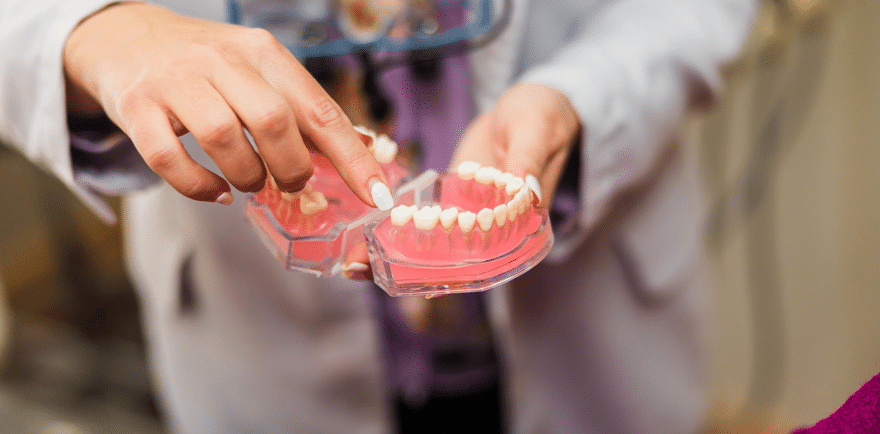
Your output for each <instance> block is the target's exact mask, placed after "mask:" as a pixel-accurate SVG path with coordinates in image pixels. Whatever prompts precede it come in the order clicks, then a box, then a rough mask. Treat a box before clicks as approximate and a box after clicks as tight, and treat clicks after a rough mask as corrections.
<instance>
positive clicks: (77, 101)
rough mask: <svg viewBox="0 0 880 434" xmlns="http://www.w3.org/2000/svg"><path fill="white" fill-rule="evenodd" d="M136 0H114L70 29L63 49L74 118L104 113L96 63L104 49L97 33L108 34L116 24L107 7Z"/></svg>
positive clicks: (68, 109) (71, 110) (67, 85)
mask: <svg viewBox="0 0 880 434" xmlns="http://www.w3.org/2000/svg"><path fill="white" fill-rule="evenodd" d="M133 3H136V2H125V1H122V2H112V3H108V4H106V5H104V6H103V7H101V8H99V9H97V10H95V11H94V12H92V13H90V14H89V15H86V16H85V17H84V18H83V19H81V20H80V21H79V22H78V23H77V25H76V26H75V27H74V28H73V30H71V32H70V35H68V37H67V41H66V42H65V44H64V48H63V51H62V64H63V68H64V80H65V88H66V89H65V90H66V99H67V112H68V115H69V116H70V117H74V118H93V117H98V116H100V115H102V114H103V113H104V111H103V109H102V107H101V104H100V102H99V100H98V97H97V86H96V84H95V83H96V80H95V77H94V76H95V71H96V65H97V64H96V63H95V60H97V58H98V56H100V55H102V50H100V49H98V47H96V46H95V44H94V43H93V41H94V36H95V35H97V37H98V38H104V39H107V38H108V36H109V35H108V32H111V31H113V28H112V27H110V25H109V24H108V23H107V22H109V21H111V20H109V19H107V20H105V18H107V17H106V16H105V15H106V14H105V13H106V12H107V11H110V10H113V9H117V8H118V7H119V6H127V5H130V4H133Z"/></svg>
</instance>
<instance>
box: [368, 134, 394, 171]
mask: <svg viewBox="0 0 880 434" xmlns="http://www.w3.org/2000/svg"><path fill="white" fill-rule="evenodd" d="M373 143H374V146H373V156H374V157H376V161H378V162H380V163H382V164H388V163H390V162H392V161H394V157H397V143H395V142H394V140H391V138H390V137H388V136H386V135H385V134H380V135H379V137H377V138H376V139H375V141H374V142H373Z"/></svg>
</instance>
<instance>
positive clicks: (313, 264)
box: [246, 128, 408, 276]
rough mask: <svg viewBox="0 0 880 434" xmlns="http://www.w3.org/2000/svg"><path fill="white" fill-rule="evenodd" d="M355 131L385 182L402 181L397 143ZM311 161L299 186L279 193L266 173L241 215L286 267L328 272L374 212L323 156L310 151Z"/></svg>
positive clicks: (359, 238) (358, 238)
mask: <svg viewBox="0 0 880 434" xmlns="http://www.w3.org/2000/svg"><path fill="white" fill-rule="evenodd" d="M357 130H358V131H359V132H360V133H361V134H362V137H363V139H364V143H365V144H366V145H367V147H368V149H369V150H370V152H372V154H373V156H374V157H375V158H376V160H377V161H379V163H380V165H381V166H382V170H383V172H384V174H385V178H386V180H387V181H388V183H389V185H390V186H391V187H392V188H393V187H394V186H397V185H400V184H402V183H403V182H404V181H405V180H406V179H407V176H408V173H407V172H406V171H405V170H404V169H403V168H402V167H401V166H400V165H399V164H397V163H396V161H395V157H396V155H397V144H396V143H394V141H392V140H391V139H390V138H389V137H388V136H386V135H384V134H382V135H376V134H375V133H373V132H372V131H369V130H367V129H365V128H357ZM312 163H313V165H314V168H315V172H314V175H313V176H312V177H311V178H310V179H309V181H308V182H307V183H306V186H305V188H303V189H302V190H301V191H299V192H296V193H287V192H283V191H280V190H279V189H278V186H277V185H276V184H275V182H274V180H272V178H271V177H269V180H268V182H267V183H266V187H265V188H263V190H261V191H260V192H258V193H256V194H254V195H251V196H250V197H249V198H248V202H247V205H246V214H247V217H248V219H249V220H250V222H251V224H252V225H253V226H254V227H255V228H256V229H257V234H258V235H259V236H260V237H261V238H262V240H263V242H264V244H265V245H266V246H267V247H268V248H269V250H270V251H272V252H273V253H274V254H275V256H276V257H277V258H278V259H279V260H280V261H281V263H282V264H283V265H284V266H285V267H286V268H288V269H291V270H299V271H303V272H306V273H310V274H314V275H316V276H332V275H334V274H337V273H338V272H340V271H341V268H342V266H343V265H344V264H343V261H344V260H345V253H346V252H348V251H350V250H351V249H352V248H353V247H354V246H355V245H356V244H357V243H360V242H363V241H364V240H363V226H364V223H365V222H366V221H368V220H369V219H370V218H373V217H374V216H376V215H378V214H379V213H380V211H379V210H377V209H375V208H372V207H370V206H368V205H366V204H364V203H363V202H362V201H361V200H360V199H359V198H358V197H357V196H355V194H354V193H353V192H352V191H351V189H350V188H349V187H348V186H347V185H346V184H345V182H344V181H343V180H342V178H341V177H340V176H339V173H338V172H337V171H336V169H335V168H334V167H333V165H332V164H331V163H330V161H329V160H328V159H327V158H326V157H324V156H323V155H319V154H313V155H312Z"/></svg>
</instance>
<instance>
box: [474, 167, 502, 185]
mask: <svg viewBox="0 0 880 434" xmlns="http://www.w3.org/2000/svg"><path fill="white" fill-rule="evenodd" d="M500 174H501V171H500V170H498V169H496V168H494V167H488V166H487V167H481V168H479V169H478V170H477V173H475V174H474V179H475V180H476V181H477V182H479V183H480V184H485V185H489V184H494V183H495V177H496V176H498V175H500Z"/></svg>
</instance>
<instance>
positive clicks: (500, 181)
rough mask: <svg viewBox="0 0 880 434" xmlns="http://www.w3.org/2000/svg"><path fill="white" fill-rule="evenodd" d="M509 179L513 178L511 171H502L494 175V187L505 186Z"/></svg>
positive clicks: (500, 187)
mask: <svg viewBox="0 0 880 434" xmlns="http://www.w3.org/2000/svg"><path fill="white" fill-rule="evenodd" d="M511 179H513V174H512V173H507V172H504V173H502V174H500V175H498V176H496V177H495V188H497V189H502V188H505V187H507V183H508V182H510V180H511Z"/></svg>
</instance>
